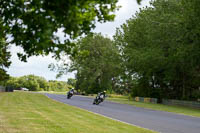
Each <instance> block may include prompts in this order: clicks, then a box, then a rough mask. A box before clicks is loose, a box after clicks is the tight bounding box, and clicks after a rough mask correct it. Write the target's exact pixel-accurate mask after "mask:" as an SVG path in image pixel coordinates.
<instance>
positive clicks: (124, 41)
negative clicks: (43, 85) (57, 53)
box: [67, 0, 200, 100]
mask: <svg viewBox="0 0 200 133" xmlns="http://www.w3.org/2000/svg"><path fill="white" fill-rule="evenodd" d="M199 14H200V1H199V0H192V1H191V0H179V1H177V0H155V1H152V2H151V3H150V6H149V7H145V8H142V9H140V11H139V12H137V13H136V14H135V15H134V16H133V17H132V18H130V19H129V20H127V21H126V23H124V24H123V25H121V27H120V28H118V29H116V33H115V35H114V36H113V39H109V38H108V37H105V36H103V35H101V34H91V35H88V36H86V37H83V38H81V39H79V40H78V41H77V42H76V47H75V48H74V49H73V50H74V51H75V52H77V54H76V56H71V57H70V59H71V61H72V63H71V66H70V67H68V69H67V71H76V72H77V74H76V80H77V82H76V89H80V90H82V91H84V92H85V93H96V92H99V91H102V90H109V91H111V92H112V91H114V92H116V93H120V94H131V96H133V97H134V96H142V97H154V98H158V99H162V98H169V99H184V100H196V99H198V98H200V58H199V57H200V29H199V27H200V15H199Z"/></svg>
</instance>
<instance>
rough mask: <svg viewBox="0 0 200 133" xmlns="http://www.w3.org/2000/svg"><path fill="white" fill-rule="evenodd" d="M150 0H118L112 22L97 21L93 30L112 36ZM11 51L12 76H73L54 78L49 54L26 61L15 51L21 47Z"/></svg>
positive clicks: (52, 60) (54, 61)
mask: <svg viewBox="0 0 200 133" xmlns="http://www.w3.org/2000/svg"><path fill="white" fill-rule="evenodd" d="M149 1H150V0H143V2H142V3H141V5H138V4H137V3H136V0H119V2H118V5H120V6H121V8H120V9H119V11H117V12H116V13H115V14H116V17H115V20H114V21H113V22H106V23H103V24H101V23H97V24H96V28H95V29H94V30H93V31H94V32H97V33H102V34H103V35H106V36H109V37H110V38H112V36H113V35H114V34H115V31H116V28H117V27H120V25H122V24H123V23H125V22H126V20H128V19H129V18H131V17H132V16H133V15H134V14H135V13H136V11H139V8H142V7H145V6H148V5H149ZM58 35H59V36H60V38H61V39H62V38H63V34H62V32H61V31H59V33H58ZM10 51H11V55H12V56H11V62H12V64H11V66H10V67H9V69H7V72H8V74H10V76H13V77H20V76H24V75H29V74H34V75H37V76H42V77H44V78H45V79H47V80H59V81H67V79H68V78H74V73H68V74H67V75H64V76H62V77H61V78H59V79H56V74H57V73H56V72H53V71H50V69H49V68H48V65H49V64H51V63H54V64H56V63H57V61H56V60H55V59H53V58H52V57H51V55H49V56H33V57H30V58H28V60H27V62H21V61H20V60H19V59H18V57H17V52H19V51H22V49H21V48H19V47H16V46H12V47H11V48H10Z"/></svg>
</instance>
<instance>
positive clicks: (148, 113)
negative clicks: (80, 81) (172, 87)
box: [45, 94, 200, 133]
mask: <svg viewBox="0 0 200 133" xmlns="http://www.w3.org/2000/svg"><path fill="white" fill-rule="evenodd" d="M45 95H46V96H48V97H49V98H52V99H54V100H56V101H59V102H62V103H65V104H68V105H72V106H76V107H79V108H82V109H85V110H89V111H91V112H94V113H98V114H101V115H104V116H106V117H110V118H113V119H117V120H120V121H123V122H126V123H129V124H133V125H136V126H140V127H143V128H148V129H150V130H154V131H158V132H161V133H200V118H197V117H191V116H185V115H179V114H174V113H169V112H164V111H155V110H150V109H144V108H138V107H134V106H130V105H126V104H119V103H113V102H109V101H104V102H103V103H100V104H99V105H93V104H92V102H93V98H88V97H82V96H73V97H72V98H71V99H67V98H66V96H65V95H57V94H45Z"/></svg>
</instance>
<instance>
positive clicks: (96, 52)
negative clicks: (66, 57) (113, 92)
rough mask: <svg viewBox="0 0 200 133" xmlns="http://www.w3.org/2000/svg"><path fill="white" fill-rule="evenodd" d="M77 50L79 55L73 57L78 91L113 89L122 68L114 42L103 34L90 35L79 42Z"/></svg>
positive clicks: (72, 67)
mask: <svg viewBox="0 0 200 133" xmlns="http://www.w3.org/2000/svg"><path fill="white" fill-rule="evenodd" d="M76 50H77V51H78V55H77V56H75V57H71V60H72V65H71V70H75V71H77V74H76V89H77V90H81V91H84V92H86V93H97V92H99V91H102V90H107V89H112V88H113V84H114V83H113V81H114V78H115V77H117V75H118V70H119V68H120V65H119V60H118V53H119V51H118V50H117V48H116V47H115V46H114V44H113V42H112V41H111V40H110V39H109V38H106V37H104V36H102V35H101V34H94V35H88V36H86V37H85V38H82V39H80V40H79V41H78V43H77V47H76Z"/></svg>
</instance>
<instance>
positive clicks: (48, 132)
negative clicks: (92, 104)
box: [0, 92, 153, 133]
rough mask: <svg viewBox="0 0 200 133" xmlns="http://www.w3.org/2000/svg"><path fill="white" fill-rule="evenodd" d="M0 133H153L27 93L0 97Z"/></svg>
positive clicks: (2, 94) (1, 94)
mask: <svg viewBox="0 0 200 133" xmlns="http://www.w3.org/2000/svg"><path fill="white" fill-rule="evenodd" d="M0 132H3V133H4V132H5V133H27V132H28V133H94V132H95V133H153V132H152V131H150V130H146V129H143V128H138V127H135V126H131V125H127V124H124V123H121V122H118V121H114V120H111V119H108V118H105V117H102V116H99V115H96V114H93V113H90V112H87V111H84V110H81V109H79V108H76V107H72V106H69V105H66V104H63V103H59V102H56V101H53V100H51V99H49V98H47V97H46V96H44V95H41V94H36V93H28V92H13V93H0Z"/></svg>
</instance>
